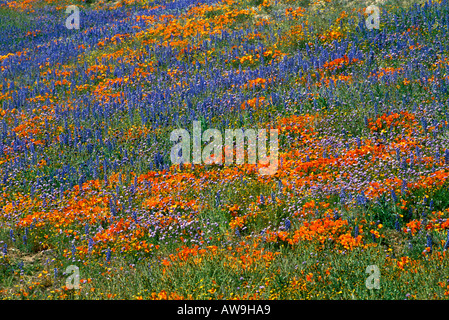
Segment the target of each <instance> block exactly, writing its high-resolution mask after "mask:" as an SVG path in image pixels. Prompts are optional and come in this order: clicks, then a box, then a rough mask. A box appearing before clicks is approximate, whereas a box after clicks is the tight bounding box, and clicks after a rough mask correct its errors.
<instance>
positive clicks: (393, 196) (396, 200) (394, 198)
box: [391, 189, 398, 203]
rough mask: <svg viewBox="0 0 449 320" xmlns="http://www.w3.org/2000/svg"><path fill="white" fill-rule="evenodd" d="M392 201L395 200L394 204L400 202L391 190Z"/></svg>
mask: <svg viewBox="0 0 449 320" xmlns="http://www.w3.org/2000/svg"><path fill="white" fill-rule="evenodd" d="M391 199H393V201H394V203H396V202H398V197H397V196H396V192H394V189H391Z"/></svg>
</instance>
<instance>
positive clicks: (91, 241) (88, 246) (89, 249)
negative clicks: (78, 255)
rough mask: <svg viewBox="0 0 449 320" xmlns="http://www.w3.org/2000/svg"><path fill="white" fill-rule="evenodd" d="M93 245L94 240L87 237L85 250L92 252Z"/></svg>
mask: <svg viewBox="0 0 449 320" xmlns="http://www.w3.org/2000/svg"><path fill="white" fill-rule="evenodd" d="M93 247H94V240H92V238H89V243H88V245H87V250H88V252H89V253H91V252H92V249H93Z"/></svg>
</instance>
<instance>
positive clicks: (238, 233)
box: [235, 229, 241, 238]
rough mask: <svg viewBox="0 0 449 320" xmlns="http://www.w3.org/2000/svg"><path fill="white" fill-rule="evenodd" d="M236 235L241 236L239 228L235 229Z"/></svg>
mask: <svg viewBox="0 0 449 320" xmlns="http://www.w3.org/2000/svg"><path fill="white" fill-rule="evenodd" d="M235 235H236V236H237V237H239V238H240V237H241V235H240V231H239V229H235Z"/></svg>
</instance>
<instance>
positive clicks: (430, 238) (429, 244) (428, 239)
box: [426, 234, 433, 253]
mask: <svg viewBox="0 0 449 320" xmlns="http://www.w3.org/2000/svg"><path fill="white" fill-rule="evenodd" d="M432 242H433V241H432V236H431V235H430V234H427V242H426V247H427V248H430V251H429V253H432Z"/></svg>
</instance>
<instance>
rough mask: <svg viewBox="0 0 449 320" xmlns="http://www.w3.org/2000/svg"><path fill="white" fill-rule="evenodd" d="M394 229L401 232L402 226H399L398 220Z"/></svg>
mask: <svg viewBox="0 0 449 320" xmlns="http://www.w3.org/2000/svg"><path fill="white" fill-rule="evenodd" d="M394 228H395V229H396V230H397V231H401V225H400V224H399V220H398V219H396V221H395V223H394Z"/></svg>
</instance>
